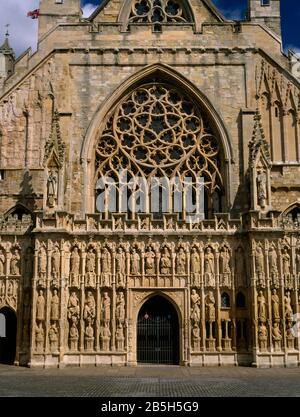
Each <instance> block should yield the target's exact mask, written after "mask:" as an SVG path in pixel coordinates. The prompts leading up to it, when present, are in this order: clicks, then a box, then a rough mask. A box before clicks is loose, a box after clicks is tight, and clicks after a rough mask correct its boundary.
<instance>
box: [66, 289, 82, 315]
mask: <svg viewBox="0 0 300 417" xmlns="http://www.w3.org/2000/svg"><path fill="white" fill-rule="evenodd" d="M79 314H80V308H79V299H78V297H77V295H76V292H75V291H73V292H72V293H71V295H70V297H69V300H68V319H69V320H71V319H73V318H75V319H76V320H78V318H79Z"/></svg>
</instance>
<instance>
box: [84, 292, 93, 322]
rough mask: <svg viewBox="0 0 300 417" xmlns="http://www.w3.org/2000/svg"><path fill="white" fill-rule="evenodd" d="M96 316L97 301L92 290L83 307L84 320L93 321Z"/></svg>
mask: <svg viewBox="0 0 300 417" xmlns="http://www.w3.org/2000/svg"><path fill="white" fill-rule="evenodd" d="M95 317H96V302H95V298H94V296H93V293H92V291H88V292H87V295H86V299H85V303H84V308H83V318H84V320H89V321H90V322H91V323H93V321H94V318H95Z"/></svg>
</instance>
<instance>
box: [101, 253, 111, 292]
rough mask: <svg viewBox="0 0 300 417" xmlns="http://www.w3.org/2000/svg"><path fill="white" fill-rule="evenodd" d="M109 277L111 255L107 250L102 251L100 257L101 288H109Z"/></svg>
mask: <svg viewBox="0 0 300 417" xmlns="http://www.w3.org/2000/svg"><path fill="white" fill-rule="evenodd" d="M110 275H111V255H110V253H109V251H108V249H107V248H104V249H103V252H102V255H101V278H102V286H103V287H109V286H110Z"/></svg>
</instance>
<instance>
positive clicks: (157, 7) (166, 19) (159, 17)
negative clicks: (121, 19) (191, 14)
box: [128, 0, 190, 23]
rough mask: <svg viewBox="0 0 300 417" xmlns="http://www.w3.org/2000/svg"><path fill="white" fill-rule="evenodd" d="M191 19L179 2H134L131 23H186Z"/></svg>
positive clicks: (153, 0) (175, 0)
mask: <svg viewBox="0 0 300 417" xmlns="http://www.w3.org/2000/svg"><path fill="white" fill-rule="evenodd" d="M189 21H190V19H189V18H188V16H187V13H186V11H185V9H184V7H183V6H182V4H181V2H180V1H178V0H139V1H136V2H133V4H132V7H131V12H130V15H129V21H128V22H129V23H184V22H189Z"/></svg>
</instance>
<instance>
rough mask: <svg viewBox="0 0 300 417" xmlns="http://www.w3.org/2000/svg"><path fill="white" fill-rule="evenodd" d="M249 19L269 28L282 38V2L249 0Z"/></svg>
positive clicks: (275, 0) (276, 0)
mask: <svg viewBox="0 0 300 417" xmlns="http://www.w3.org/2000/svg"><path fill="white" fill-rule="evenodd" d="M248 19H249V21H250V22H253V23H260V24H263V25H265V26H267V27H268V28H270V29H271V30H272V31H273V32H275V33H276V34H277V35H279V36H280V37H281V14H280V0H248Z"/></svg>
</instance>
